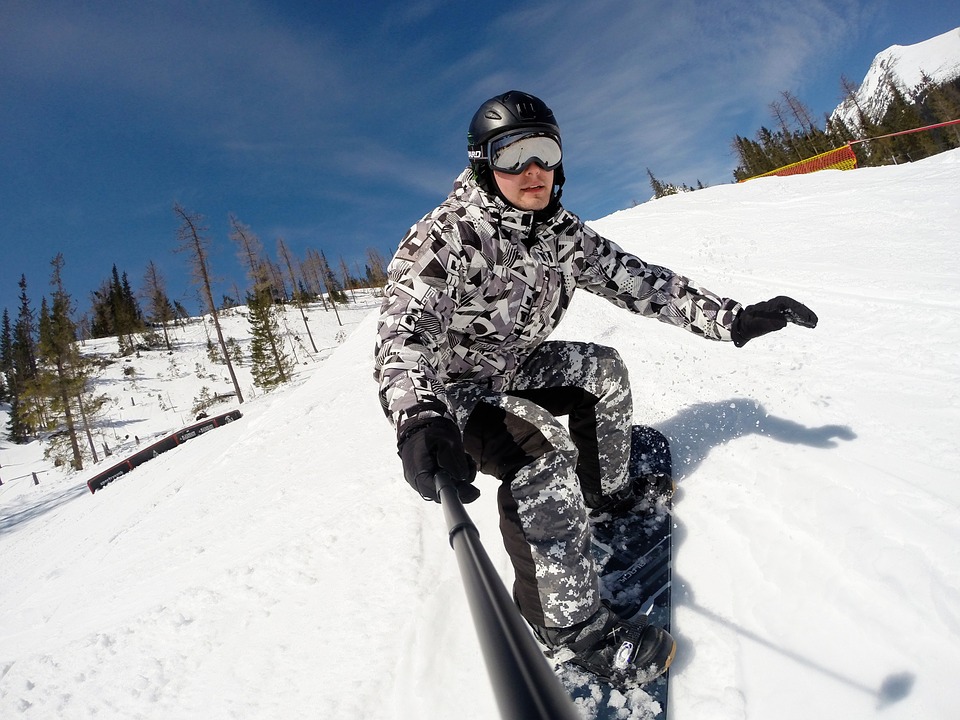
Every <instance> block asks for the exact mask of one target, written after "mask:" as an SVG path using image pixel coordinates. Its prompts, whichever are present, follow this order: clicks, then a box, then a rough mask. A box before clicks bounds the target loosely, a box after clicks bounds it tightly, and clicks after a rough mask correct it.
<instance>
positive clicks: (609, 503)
mask: <svg viewBox="0 0 960 720" xmlns="http://www.w3.org/2000/svg"><path fill="white" fill-rule="evenodd" d="M674 490H676V485H675V484H674V482H673V478H672V477H670V476H669V475H667V474H665V473H653V474H650V475H642V476H641V477H635V478H630V482H629V483H628V484H627V487H625V488H624V489H623V490H620V491H618V492H615V493H613V494H612V495H602V496H596V495H593V494H592V493H586V492H585V493H584V494H583V499H584V502H585V503H586V505H587V507H588V508H590V514H591V515H592V516H593V517H599V516H602V515H603V514H604V513H609V514H610V515H612V516H613V517H615V518H618V517H624V516H626V515H627V514H628V513H631V512H634V511H635V510H646V509H647V508H652V507H656V506H657V504H658V503H667V502H669V501H670V499H671V498H672V497H673V493H674Z"/></svg>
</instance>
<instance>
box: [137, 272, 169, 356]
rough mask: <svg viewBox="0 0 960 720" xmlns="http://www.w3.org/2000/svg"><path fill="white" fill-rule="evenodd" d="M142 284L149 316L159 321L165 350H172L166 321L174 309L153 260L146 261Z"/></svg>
mask: <svg viewBox="0 0 960 720" xmlns="http://www.w3.org/2000/svg"><path fill="white" fill-rule="evenodd" d="M143 285H144V287H143V294H144V296H145V297H146V300H147V307H149V308H150V317H151V318H152V319H153V321H154V322H157V323H160V327H162V328H163V341H164V343H166V346H167V350H172V347H171V346H170V335H169V334H168V333H167V323H168V322H170V321H171V320H173V319H174V310H173V306H172V305H171V304H170V298H168V297H167V292H166V288H165V287H164V282H163V277H162V276H161V275H160V271H159V270H157V266H156V265H155V264H154V262H153V260H151V261H150V262H148V263H147V272H146V274H145V275H144V277H143Z"/></svg>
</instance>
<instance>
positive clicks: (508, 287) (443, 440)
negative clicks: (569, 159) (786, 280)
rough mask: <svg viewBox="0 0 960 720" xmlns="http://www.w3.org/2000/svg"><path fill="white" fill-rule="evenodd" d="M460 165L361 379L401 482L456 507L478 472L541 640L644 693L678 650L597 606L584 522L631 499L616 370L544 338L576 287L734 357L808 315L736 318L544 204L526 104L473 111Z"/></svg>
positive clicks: (546, 135)
mask: <svg viewBox="0 0 960 720" xmlns="http://www.w3.org/2000/svg"><path fill="white" fill-rule="evenodd" d="M467 157H468V159H469V167H467V168H466V169H465V170H464V171H463V172H462V173H461V175H460V176H459V177H458V178H457V180H456V181H455V182H454V186H453V191H452V192H451V193H450V195H449V197H448V198H447V199H446V200H445V201H444V202H443V203H442V204H441V205H440V206H439V207H437V208H436V209H435V210H433V211H432V212H431V213H429V214H427V215H426V216H425V217H424V218H423V219H422V220H420V221H419V222H417V223H416V224H415V225H414V226H413V227H412V228H411V229H410V230H409V231H408V233H407V234H406V236H405V237H404V238H403V240H402V241H401V243H400V246H399V249H398V250H397V252H396V254H395V255H394V257H393V259H392V260H391V262H390V265H389V282H388V284H387V286H386V289H385V295H384V300H383V305H382V307H381V315H380V319H379V327H378V338H377V343H376V361H375V377H376V380H377V381H378V383H379V388H380V390H379V392H380V400H381V403H382V405H383V409H384V412H385V413H386V415H387V417H388V418H389V419H390V421H391V422H392V423H393V425H394V426H395V428H396V431H397V442H398V449H399V455H400V458H401V460H402V463H403V471H404V476H405V477H406V480H407V482H409V483H410V485H411V486H412V487H413V488H414V489H415V490H416V491H417V492H418V493H419V494H420V495H421V497H423V498H424V499H426V500H433V501H436V500H437V494H436V489H435V487H434V476H435V475H436V474H437V472H438V471H441V470H443V471H446V472H447V473H449V474H450V475H451V476H452V477H453V478H454V480H455V481H456V482H457V486H458V490H459V493H460V497H461V499H462V500H463V501H464V502H470V501H472V500H475V499H476V498H477V497H479V490H478V489H477V487H476V486H475V485H474V484H473V483H474V479H475V476H476V473H477V469H478V468H479V470H481V471H483V472H484V473H487V474H489V475H493V476H494V477H496V478H498V479H499V480H500V482H501V484H500V487H499V491H498V496H497V497H498V504H499V509H500V528H501V531H502V534H503V541H504V545H505V547H506V550H507V552H508V554H509V556H510V558H511V561H512V563H513V567H514V572H515V583H514V598H515V600H516V603H517V605H518V606H519V608H520V612H521V613H522V615H523V617H524V618H526V620H527V622H528V623H530V625H531V626H532V627H533V629H534V631H535V633H536V634H537V636H538V637H539V639H540V640H541V642H542V643H543V644H544V645H545V646H546V647H547V648H548V649H549V650H550V651H551V652H556V651H559V650H566V651H568V656H569V655H571V654H572V658H573V662H574V663H576V664H580V665H582V666H584V667H586V668H588V669H591V670H592V671H594V672H596V673H597V674H598V675H600V676H602V677H607V678H610V679H624V680H631V679H639V680H641V681H645V680H648V679H650V678H651V677H652V676H655V675H657V674H659V673H662V672H664V671H665V670H666V669H667V667H668V666H669V664H670V662H671V660H672V659H673V655H674V652H675V649H676V644H675V642H674V640H673V638H672V637H671V636H670V635H669V633H668V632H666V631H665V630H664V629H662V628H659V627H656V626H653V625H650V624H646V625H644V624H634V623H629V622H626V621H625V620H623V619H621V618H619V617H618V616H617V615H616V614H614V613H613V611H612V610H610V608H609V607H608V606H607V605H606V604H604V603H603V602H601V597H600V590H599V585H598V578H597V571H596V568H595V567H594V563H593V560H592V559H591V554H590V527H589V524H588V521H587V515H588V512H589V511H590V510H591V509H602V510H609V511H612V512H629V510H630V508H631V507H632V505H633V498H634V497H635V495H637V494H638V493H640V494H642V493H643V492H644V488H637V487H634V483H633V482H632V479H631V478H630V477H628V476H627V464H628V452H629V442H630V440H629V438H630V428H631V425H632V413H633V401H632V398H631V394H630V384H629V380H628V378H627V371H626V368H625V366H624V363H623V361H622V360H621V358H620V356H619V354H618V353H617V351H616V350H614V349H612V348H609V347H604V346H602V345H597V344H594V343H583V342H559V341H548V340H547V338H548V336H549V335H550V334H551V332H553V330H554V329H555V328H556V327H557V324H558V323H559V322H560V319H561V318H562V317H563V315H564V313H565V311H566V309H567V307H568V306H569V304H570V300H571V297H572V296H573V294H574V291H575V290H576V289H578V288H583V289H584V290H587V291H589V292H592V293H595V294H597V295H600V296H601V297H604V298H606V299H607V300H609V301H611V302H613V303H614V304H616V305H618V306H620V307H623V308H625V309H627V310H630V311H632V312H634V313H637V314H639V315H643V316H647V317H655V318H657V319H659V320H661V321H663V322H666V323H669V324H672V325H676V326H678V327H681V328H685V329H687V330H689V331H690V332H693V333H696V334H698V335H701V336H702V337H704V338H706V339H709V340H720V341H732V342H733V343H734V344H735V345H736V346H738V347H740V346H742V345H743V344H744V343H746V342H747V341H749V340H751V339H753V338H756V337H758V336H760V335H764V334H766V333H769V332H771V331H774V330H780V329H781V328H783V327H784V326H785V325H786V324H787V322H788V321H789V322H795V323H797V324H800V325H803V326H807V327H814V326H815V325H816V321H817V318H816V315H815V314H814V313H813V312H812V311H811V310H809V309H808V308H807V307H805V306H804V305H802V304H801V303H799V302H797V301H795V300H793V299H791V298H787V297H782V296H781V297H777V298H774V299H773V300H770V301H766V302H761V303H758V304H756V305H750V306H747V307H743V306H741V305H740V304H739V303H737V302H736V301H734V300H732V299H729V298H723V297H719V296H718V295H716V294H714V293H712V292H709V291H708V290H705V289H703V288H701V287H700V286H698V285H697V284H695V283H694V282H693V281H691V280H689V279H688V278H685V277H682V276H680V275H678V274H676V273H674V272H672V271H671V270H668V269H666V268H664V267H660V266H657V265H651V264H648V263H646V262H644V261H643V260H641V259H639V258H638V257H635V256H633V255H631V254H629V253H627V252H624V251H623V250H622V249H621V248H620V247H618V246H617V245H616V244H615V243H613V242H611V241H610V240H607V239H605V238H603V237H601V236H600V235H598V234H597V233H596V232H594V231H593V230H591V229H590V228H588V227H586V226H585V225H584V224H583V223H582V222H581V221H580V219H579V218H578V217H577V216H576V215H574V214H572V213H571V212H569V211H568V210H566V209H564V208H563V207H562V206H561V204H560V196H561V191H562V188H563V184H564V167H563V163H562V160H563V153H562V143H561V137H560V129H559V127H558V125H557V121H556V119H555V118H554V115H553V112H552V111H551V110H550V108H548V107H547V105H546V104H545V103H544V102H543V101H541V100H540V99H538V98H536V97H533V96H532V95H528V94H526V93H522V92H517V91H511V92H508V93H505V94H503V95H499V96H497V97H494V98H491V99H490V100H487V101H486V102H484V103H483V104H482V105H481V106H480V108H479V109H478V110H477V112H476V114H475V115H474V116H473V119H472V121H471V122H470V127H469V132H468V136H467ZM564 415H566V416H567V417H568V424H567V425H563V424H561V422H560V421H559V420H558V419H557V417H558V416H564Z"/></svg>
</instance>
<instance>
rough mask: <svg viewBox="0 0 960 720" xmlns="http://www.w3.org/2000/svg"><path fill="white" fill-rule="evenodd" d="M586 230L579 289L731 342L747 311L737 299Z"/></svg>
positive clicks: (582, 239)
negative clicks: (741, 314)
mask: <svg viewBox="0 0 960 720" xmlns="http://www.w3.org/2000/svg"><path fill="white" fill-rule="evenodd" d="M581 228H582V238H581V248H582V250H583V260H582V263H583V264H582V267H581V269H580V274H579V277H578V279H577V285H578V286H579V287H582V288H584V289H585V290H587V291H589V292H592V293H595V294H597V295H600V296H601V297H604V298H606V299H607V300H609V301H610V302H612V303H614V304H616V305H619V306H620V307H623V308H626V309H628V310H631V311H632V312H635V313H637V314H639V315H644V316H646V317H655V318H657V319H659V320H660V321H661V322H665V323H669V324H670V325H676V326H677V327H681V328H684V329H686V330H688V331H690V332H692V333H695V334H697V335H702V336H703V337H705V338H707V339H710V340H731V337H730V327H731V325H732V324H733V320H734V318H736V316H737V313H738V312H740V309H741V306H740V303H738V302H737V301H736V300H732V299H730V298H723V297H720V296H719V295H716V294H715V293H712V292H710V291H709V290H707V289H705V288H702V287H700V286H699V285H697V284H696V283H695V282H694V281H692V280H690V279H689V278H686V277H683V276H682V275H678V274H676V273H675V272H673V271H672V270H668V269H667V268H665V267H660V266H658V265H650V264H648V263H645V262H644V261H643V260H641V259H640V258H638V257H636V256H634V255H631V254H630V253H628V252H625V251H624V250H623V249H622V248H620V246H618V245H617V244H616V243H615V242H613V241H611V240H607V239H606V238H604V237H602V236H600V235H598V234H597V233H596V232H594V231H593V230H591V229H590V228H588V227H586V226H585V225H583V224H581Z"/></svg>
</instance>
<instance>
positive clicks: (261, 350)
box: [247, 290, 292, 390]
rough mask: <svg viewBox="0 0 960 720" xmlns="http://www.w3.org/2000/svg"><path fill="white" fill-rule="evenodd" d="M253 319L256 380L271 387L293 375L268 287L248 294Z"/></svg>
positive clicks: (252, 363) (253, 355)
mask: <svg viewBox="0 0 960 720" xmlns="http://www.w3.org/2000/svg"><path fill="white" fill-rule="evenodd" d="M247 308H248V310H249V314H248V316H247V317H248V320H249V322H250V335H251V340H250V361H251V365H252V367H251V372H252V374H253V382H254V384H255V385H256V386H257V387H260V388H263V389H265V390H269V389H270V388H273V387H276V386H277V385H279V384H281V383H285V382H287V381H288V380H289V379H290V371H291V369H292V363H291V362H290V359H289V358H288V357H287V355H286V354H285V353H284V352H283V339H282V337H281V335H280V327H279V325H278V324H277V320H276V315H275V308H276V306H275V305H274V303H273V302H272V298H271V297H270V293H269V292H268V291H266V290H264V291H261V292H260V293H259V294H257V295H250V296H248V297H247Z"/></svg>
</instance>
